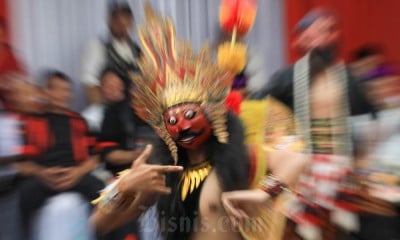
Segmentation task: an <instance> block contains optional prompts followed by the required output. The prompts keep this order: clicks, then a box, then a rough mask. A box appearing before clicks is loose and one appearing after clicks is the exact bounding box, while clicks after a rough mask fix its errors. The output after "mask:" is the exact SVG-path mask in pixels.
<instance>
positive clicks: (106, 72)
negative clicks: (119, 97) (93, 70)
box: [99, 66, 124, 83]
mask: <svg viewBox="0 0 400 240" xmlns="http://www.w3.org/2000/svg"><path fill="white" fill-rule="evenodd" d="M109 73H113V74H115V75H117V76H118V78H119V79H120V80H121V82H122V83H124V80H123V78H124V77H123V76H122V75H121V74H120V72H118V70H117V69H115V68H114V67H110V66H108V67H105V68H104V69H103V70H102V71H101V73H100V75H99V80H100V82H103V79H104V76H105V75H107V74H109Z"/></svg>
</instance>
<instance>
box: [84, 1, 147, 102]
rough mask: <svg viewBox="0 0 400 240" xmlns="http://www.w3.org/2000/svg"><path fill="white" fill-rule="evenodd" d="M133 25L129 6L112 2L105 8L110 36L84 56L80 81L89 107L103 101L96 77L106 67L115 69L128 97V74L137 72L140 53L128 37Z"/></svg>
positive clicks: (92, 46)
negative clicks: (106, 9)
mask: <svg viewBox="0 0 400 240" xmlns="http://www.w3.org/2000/svg"><path fill="white" fill-rule="evenodd" d="M133 25H134V16H133V12H132V10H131V8H130V6H129V4H128V3H126V2H121V1H112V2H111V3H110V4H109V6H108V28H109V30H110V35H109V37H108V38H107V39H105V40H97V41H95V42H92V43H91V44H89V46H88V47H87V49H86V51H85V52H84V55H83V60H82V73H81V80H82V81H83V83H84V85H85V86H86V90H87V96H88V99H89V103H90V104H99V103H101V102H102V95H101V91H100V81H99V76H100V74H101V71H102V69H104V68H106V67H112V68H114V69H115V70H116V71H117V72H118V74H119V75H120V76H122V80H123V81H124V83H125V90H126V96H128V92H129V88H130V87H131V81H130V78H129V73H128V72H130V71H133V72H138V71H139V70H138V67H137V64H136V62H137V59H138V58H139V56H140V52H141V51H140V48H139V46H138V45H137V44H136V43H134V42H133V41H132V39H131V37H130V35H129V34H130V31H131V30H132V28H133Z"/></svg>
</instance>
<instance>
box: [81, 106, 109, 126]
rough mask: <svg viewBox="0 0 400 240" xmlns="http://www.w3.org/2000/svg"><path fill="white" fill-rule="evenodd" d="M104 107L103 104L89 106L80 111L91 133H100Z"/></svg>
mask: <svg viewBox="0 0 400 240" xmlns="http://www.w3.org/2000/svg"><path fill="white" fill-rule="evenodd" d="M104 112H105V106H104V105H103V104H95V105H90V106H88V107H87V108H85V109H84V110H83V111H82V117H83V118H84V119H85V120H86V123H87V124H88V126H89V129H90V131H91V132H100V131H101V125H102V124H103V119H104Z"/></svg>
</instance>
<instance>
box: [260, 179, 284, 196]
mask: <svg viewBox="0 0 400 240" xmlns="http://www.w3.org/2000/svg"><path fill="white" fill-rule="evenodd" d="M259 185H260V186H259V188H260V189H261V190H263V191H264V192H266V193H268V194H269V195H270V196H271V198H275V197H277V196H278V195H279V194H281V193H282V192H283V191H286V190H288V187H287V185H286V184H284V183H282V182H281V181H279V180H278V179H277V178H276V177H275V176H273V175H271V174H268V175H267V176H265V177H264V179H263V180H261V181H260V183H259Z"/></svg>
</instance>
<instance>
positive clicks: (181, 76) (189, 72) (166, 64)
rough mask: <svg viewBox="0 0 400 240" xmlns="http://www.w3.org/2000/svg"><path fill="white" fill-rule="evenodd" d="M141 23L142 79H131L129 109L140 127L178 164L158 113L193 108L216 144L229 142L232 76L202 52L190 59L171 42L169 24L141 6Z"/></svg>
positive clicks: (187, 50)
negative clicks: (202, 115) (203, 118)
mask: <svg viewBox="0 0 400 240" xmlns="http://www.w3.org/2000/svg"><path fill="white" fill-rule="evenodd" d="M145 11H146V21H145V24H144V25H142V26H141V27H140V28H139V39H140V42H141V44H142V48H143V56H142V58H141V60H140V61H139V68H140V70H141V74H140V75H139V74H137V75H133V76H132V79H133V82H134V86H135V89H134V91H133V93H132V94H133V102H132V105H133V107H134V109H135V110H136V113H137V114H138V116H139V117H141V118H142V119H143V120H144V121H146V122H148V123H149V124H150V125H152V126H153V127H154V128H155V129H156V130H157V132H158V134H159V135H160V137H161V138H162V139H163V140H164V141H165V143H166V144H167V145H168V147H169V149H170V151H171V154H172V156H173V158H174V160H175V161H177V146H176V144H175V142H174V141H173V139H172V138H171V136H170V135H169V133H168V131H167V129H166V126H165V123H164V118H163V113H164V112H165V111H166V110H167V109H169V108H171V107H173V106H176V105H179V104H184V103H197V104H199V105H200V106H201V108H202V109H203V111H204V112H205V114H206V116H207V117H208V119H209V121H210V122H211V124H212V127H213V132H214V135H215V136H216V137H217V139H218V141H219V142H221V143H226V142H227V141H228V132H227V127H226V111H227V110H226V108H225V105H224V100H225V98H226V96H227V94H228V93H229V90H230V84H231V81H232V77H233V75H232V74H231V73H230V72H229V71H227V70H223V69H220V68H219V67H218V66H217V65H216V64H215V63H213V61H212V59H211V55H210V52H209V49H208V47H207V46H204V47H203V48H201V50H200V51H199V52H198V53H197V54H195V53H194V52H193V50H192V48H191V46H190V44H189V43H188V42H184V41H182V40H180V39H178V38H177V37H176V33H175V27H174V25H173V23H172V21H171V20H170V19H168V18H162V17H160V16H158V15H156V14H155V13H154V12H153V10H152V9H151V7H150V6H149V5H147V6H146V9H145Z"/></svg>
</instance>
